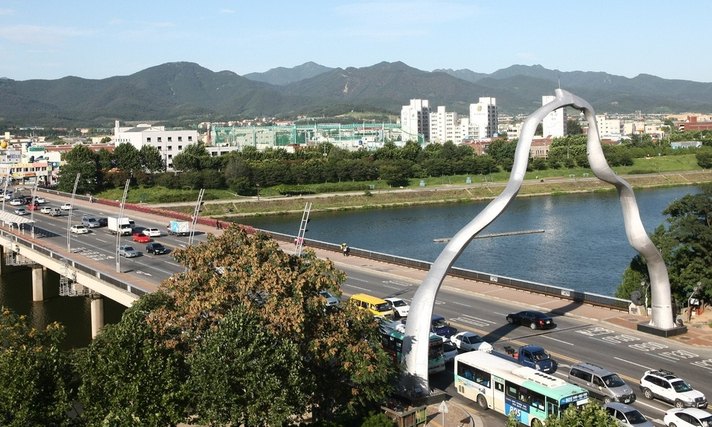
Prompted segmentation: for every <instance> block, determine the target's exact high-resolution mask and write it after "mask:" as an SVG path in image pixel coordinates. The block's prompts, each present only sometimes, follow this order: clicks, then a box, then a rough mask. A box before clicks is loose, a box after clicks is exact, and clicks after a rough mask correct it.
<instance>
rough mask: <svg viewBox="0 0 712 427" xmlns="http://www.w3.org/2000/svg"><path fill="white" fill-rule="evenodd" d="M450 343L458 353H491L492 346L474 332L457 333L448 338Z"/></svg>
mask: <svg viewBox="0 0 712 427" xmlns="http://www.w3.org/2000/svg"><path fill="white" fill-rule="evenodd" d="M450 341H452V343H453V344H455V347H457V349H458V350H460V351H486V352H487V353H489V352H491V351H492V344H490V343H488V342H487V341H485V340H483V339H482V337H481V336H479V335H477V334H476V333H474V332H469V331H463V332H458V333H456V334H455V335H453V336H451V337H450Z"/></svg>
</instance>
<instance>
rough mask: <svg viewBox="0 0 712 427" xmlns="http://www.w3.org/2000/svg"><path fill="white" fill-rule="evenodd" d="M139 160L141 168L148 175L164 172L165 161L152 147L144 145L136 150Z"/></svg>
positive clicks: (155, 148) (156, 149)
mask: <svg viewBox="0 0 712 427" xmlns="http://www.w3.org/2000/svg"><path fill="white" fill-rule="evenodd" d="M138 154H139V157H140V158H141V166H142V167H143V169H144V170H146V171H148V172H150V173H156V172H163V171H165V170H166V164H165V159H164V158H163V156H161V152H160V151H158V148H157V147H154V146H153V145H144V146H142V147H141V149H140V150H138Z"/></svg>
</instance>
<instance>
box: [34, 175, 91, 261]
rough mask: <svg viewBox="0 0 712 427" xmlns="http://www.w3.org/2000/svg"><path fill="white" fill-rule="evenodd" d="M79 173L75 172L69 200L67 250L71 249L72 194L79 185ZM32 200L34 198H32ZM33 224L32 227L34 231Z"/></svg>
mask: <svg viewBox="0 0 712 427" xmlns="http://www.w3.org/2000/svg"><path fill="white" fill-rule="evenodd" d="M80 176H82V174H81V173H79V172H77V177H76V178H75V179H74V188H73V189H72V199H71V201H70V202H69V215H67V252H71V251H72V211H73V210H74V195H75V194H76V193H77V185H79V177H80ZM33 197H34V193H33ZM33 201H34V200H33ZM34 229H35V228H34V226H33V227H32V230H33V233H34Z"/></svg>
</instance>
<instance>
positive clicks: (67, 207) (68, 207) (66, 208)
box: [59, 203, 72, 211]
mask: <svg viewBox="0 0 712 427" xmlns="http://www.w3.org/2000/svg"><path fill="white" fill-rule="evenodd" d="M59 208H60V209H61V210H63V211H71V210H72V204H71V203H65V204H63V205H62V206H60V207H59Z"/></svg>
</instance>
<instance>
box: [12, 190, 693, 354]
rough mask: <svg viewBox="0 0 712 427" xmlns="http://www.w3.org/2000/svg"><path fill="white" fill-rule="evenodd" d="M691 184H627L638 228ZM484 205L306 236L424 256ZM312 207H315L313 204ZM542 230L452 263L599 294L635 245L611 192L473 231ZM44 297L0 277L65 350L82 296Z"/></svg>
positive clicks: (50, 287) (48, 289)
mask: <svg viewBox="0 0 712 427" xmlns="http://www.w3.org/2000/svg"><path fill="white" fill-rule="evenodd" d="M699 191H700V188H699V187H697V186H683V187H671V188H662V189H650V190H636V192H635V194H636V199H637V201H638V206H639V208H640V213H641V218H642V220H643V224H644V225H645V228H646V230H648V233H652V231H653V230H654V229H655V228H656V227H657V226H659V225H661V224H663V223H664V221H665V216H664V215H663V214H662V211H663V209H665V208H666V207H667V206H668V205H669V204H670V202H672V201H673V200H676V199H678V198H680V197H682V196H684V195H685V194H691V193H696V192H699ZM487 203H489V202H488V201H483V202H470V203H458V204H445V205H435V206H434V205H427V206H411V207H405V208H387V209H374V210H353V211H340V212H313V213H312V214H311V216H310V218H311V221H310V223H309V227H308V228H309V231H308V232H307V233H306V237H307V238H308V239H316V240H322V241H326V242H332V243H341V242H346V243H348V244H349V245H350V246H352V247H357V248H362V249H368V250H372V251H377V252H383V253H388V254H395V255H400V256H404V257H408V258H414V259H419V260H424V261H431V262H432V261H434V260H435V258H436V257H437V256H438V254H439V253H440V252H441V251H442V249H443V247H444V243H436V242H434V240H435V239H444V238H448V237H451V236H453V235H454V234H455V233H457V231H459V230H460V229H461V228H462V227H463V226H464V225H465V224H467V222H469V221H470V220H472V218H474V217H475V215H477V213H479V212H480V211H481V210H482V209H483V208H484V207H485V206H486V205H487ZM314 208H315V209H316V208H318V206H314ZM301 218H302V215H301V214H298V215H287V216H273V217H259V218H251V219H245V218H241V219H240V222H241V223H244V224H250V225H253V226H255V227H258V228H262V229H266V230H272V231H278V232H282V233H288V234H293V235H296V234H297V233H298V230H299V224H300V222H301ZM527 230H544V232H543V233H535V234H525V235H517V236H511V237H496V238H482V239H475V240H473V241H472V242H471V243H470V245H469V246H468V247H467V248H466V250H465V251H464V252H463V254H462V255H461V256H460V258H459V259H458V261H457V262H456V264H455V265H457V266H459V267H462V268H468V269H472V270H477V271H482V272H487V273H491V274H496V275H500V276H508V277H514V278H518V279H525V280H530V281H535V282H540V283H545V284H550V285H555V286H562V287H566V288H573V289H577V290H581V291H586V292H594V293H598V294H603V295H613V294H614V293H615V290H616V288H617V286H618V284H619V283H620V280H621V276H622V274H623V271H624V270H625V268H626V267H627V266H628V264H629V263H630V260H631V258H632V257H633V256H634V255H635V251H634V249H633V248H631V247H630V245H629V244H628V241H627V239H626V236H625V230H624V227H623V214H622V211H621V208H620V205H619V203H618V197H617V194H616V193H615V192H596V193H581V194H567V195H555V196H537V197H520V198H517V199H515V200H514V201H513V202H512V204H511V205H510V206H509V208H508V209H507V210H506V211H505V212H504V213H503V214H502V215H501V216H500V217H499V218H498V219H497V220H495V221H494V222H493V223H492V224H491V225H490V226H489V227H487V228H486V229H485V230H483V231H482V232H481V233H480V235H486V234H492V233H504V232H512V231H527ZM44 274H45V284H44V292H45V298H46V299H45V301H43V302H39V303H33V302H32V279H31V273H30V271H29V269H26V270H18V271H13V272H5V273H3V275H2V277H0V306H7V307H10V308H12V309H13V310H14V311H15V312H17V313H19V314H24V315H27V316H28V318H29V319H30V322H31V323H32V325H33V326H35V327H38V328H42V327H44V326H46V325H47V324H48V323H49V322H53V321H58V322H60V323H62V324H64V325H65V327H66V330H67V334H68V335H67V339H66V340H65V346H66V347H68V348H73V347H81V346H85V345H86V344H87V343H88V342H89V341H90V340H91V338H90V317H89V313H90V309H89V300H88V299H87V298H84V297H75V298H70V297H60V296H58V289H59V276H58V275H57V274H56V273H53V272H50V271H46V272H45V273H44ZM104 304H105V306H104V311H105V313H104V314H105V321H106V323H116V322H118V321H119V319H120V317H121V314H122V313H123V310H124V309H123V307H122V306H120V305H119V304H117V303H114V302H113V301H110V300H108V299H105V303H104Z"/></svg>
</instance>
